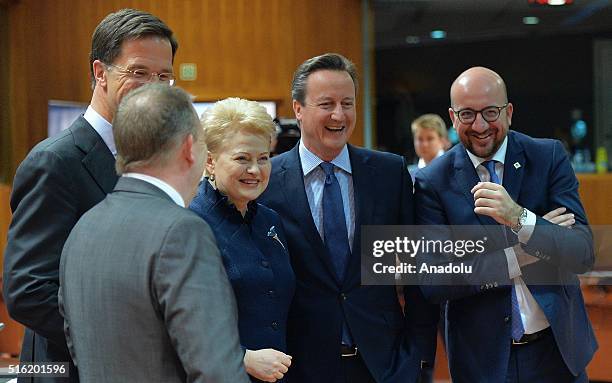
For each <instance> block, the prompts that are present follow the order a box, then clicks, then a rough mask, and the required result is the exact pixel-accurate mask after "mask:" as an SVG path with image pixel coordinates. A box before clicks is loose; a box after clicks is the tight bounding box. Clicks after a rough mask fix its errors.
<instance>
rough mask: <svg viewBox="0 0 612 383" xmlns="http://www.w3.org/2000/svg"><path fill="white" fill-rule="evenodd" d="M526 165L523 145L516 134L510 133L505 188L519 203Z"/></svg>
mask: <svg viewBox="0 0 612 383" xmlns="http://www.w3.org/2000/svg"><path fill="white" fill-rule="evenodd" d="M524 167H525V153H524V152H523V147H522V146H520V144H519V143H518V142H516V139H515V136H514V134H512V132H509V133H508V149H506V160H505V162H504V182H503V184H504V188H506V191H507V192H508V194H509V195H510V197H511V198H512V199H513V200H514V201H515V202H517V203H518V197H519V193H520V191H521V185H522V183H523V175H524V173H525V172H524V170H523V169H524Z"/></svg>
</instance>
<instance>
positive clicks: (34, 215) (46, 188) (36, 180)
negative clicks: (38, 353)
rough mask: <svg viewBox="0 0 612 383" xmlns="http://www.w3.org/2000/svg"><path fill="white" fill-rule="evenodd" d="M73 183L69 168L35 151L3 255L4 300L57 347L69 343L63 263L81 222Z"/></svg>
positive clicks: (21, 181)
mask: <svg viewBox="0 0 612 383" xmlns="http://www.w3.org/2000/svg"><path fill="white" fill-rule="evenodd" d="M71 182H72V181H71V179H70V167H68V166H67V165H66V163H65V162H64V161H63V160H62V159H61V158H60V157H59V156H58V155H57V154H55V153H53V152H48V151H43V152H35V153H33V154H31V156H29V157H28V158H27V159H26V160H25V161H24V162H23V163H22V164H21V166H19V169H18V170H17V174H16V175H15V179H14V184H13V192H12V195H11V209H12V211H13V219H12V221H11V225H10V227H9V232H8V242H7V247H6V251H5V253H4V275H3V289H4V299H5V300H6V304H7V308H8V311H9V313H10V315H11V317H12V318H14V319H15V320H16V321H18V322H20V323H21V324H23V325H25V326H27V327H29V328H31V329H32V330H34V331H36V332H37V333H38V334H40V335H42V336H44V337H45V338H47V339H49V340H50V341H52V342H54V343H57V344H58V345H65V338H64V332H63V323H64V322H63V318H62V317H61V316H60V313H59V310H58V301H57V293H58V286H59V271H58V269H59V261H60V255H61V252H62V247H63V246H64V242H65V241H66V238H67V237H68V234H69V233H70V230H71V229H72V227H73V226H74V225H75V224H76V222H77V220H78V213H77V206H76V200H77V196H75V195H74V188H73V187H72V184H71Z"/></svg>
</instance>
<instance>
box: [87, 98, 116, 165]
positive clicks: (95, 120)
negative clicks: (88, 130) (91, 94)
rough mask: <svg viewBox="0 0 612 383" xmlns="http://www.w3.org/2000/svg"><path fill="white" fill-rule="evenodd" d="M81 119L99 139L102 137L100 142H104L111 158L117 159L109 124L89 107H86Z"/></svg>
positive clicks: (111, 129)
mask: <svg viewBox="0 0 612 383" xmlns="http://www.w3.org/2000/svg"><path fill="white" fill-rule="evenodd" d="M83 117H84V118H85V120H87V122H89V125H91V126H92V127H93V128H94V130H95V131H96V132H97V133H98V134H99V135H100V137H102V141H104V143H105V144H106V146H107V147H108V149H109V150H110V151H111V153H113V156H115V157H117V148H116V147H115V138H114V137H113V126H112V125H111V123H110V122H108V121H106V120H105V119H104V117H102V116H101V115H100V114H99V113H98V112H96V111H95V110H94V109H93V108H92V107H91V105H89V106H88V107H87V110H86V111H85V114H84V115H83Z"/></svg>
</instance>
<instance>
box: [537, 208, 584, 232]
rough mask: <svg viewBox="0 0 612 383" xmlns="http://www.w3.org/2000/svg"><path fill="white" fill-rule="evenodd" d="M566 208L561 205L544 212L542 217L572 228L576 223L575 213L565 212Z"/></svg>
mask: <svg viewBox="0 0 612 383" xmlns="http://www.w3.org/2000/svg"><path fill="white" fill-rule="evenodd" d="M566 210H567V209H566V208H564V207H559V208H556V209H555V210H552V211H550V212H548V213H546V214H544V215H543V216H542V218H544V219H545V220H547V221H549V222H551V223H554V224H555V225H559V226H563V227H570V228H571V227H572V225H573V224H575V223H576V220H575V219H574V214H572V213H567V214H563V213H565V211H566Z"/></svg>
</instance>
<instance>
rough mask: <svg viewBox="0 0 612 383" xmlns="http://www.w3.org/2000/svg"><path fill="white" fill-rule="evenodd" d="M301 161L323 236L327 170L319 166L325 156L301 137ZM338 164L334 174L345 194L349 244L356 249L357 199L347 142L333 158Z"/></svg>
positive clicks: (318, 227)
mask: <svg viewBox="0 0 612 383" xmlns="http://www.w3.org/2000/svg"><path fill="white" fill-rule="evenodd" d="M299 153H300V163H301V164H302V171H303V174H304V188H305V189H306V196H307V197H308V204H309V205H310V213H311V214H312V218H313V220H314V223H315V226H316V227H317V231H318V232H319V235H320V236H321V238H322V239H324V236H323V190H324V187H325V172H324V171H323V169H321V167H320V166H319V165H320V164H321V162H323V160H322V159H320V158H319V157H317V155H316V154H314V153H313V152H311V151H310V150H308V149H307V148H306V146H304V143H303V142H302V141H301V140H300V146H299ZM331 163H332V164H334V165H335V167H334V175H335V176H336V178H337V179H338V183H339V184H340V192H341V193H342V205H343V208H344V222H346V232H347V233H348V241H349V246H350V247H351V251H352V250H353V239H354V237H355V199H354V193H353V175H352V168H351V160H350V158H349V153H348V147H347V146H346V145H344V148H342V151H341V152H340V154H338V156H337V157H336V158H334V159H333V160H332V161H331Z"/></svg>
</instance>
